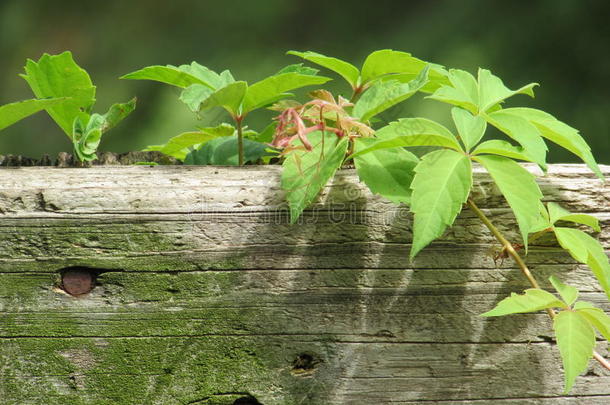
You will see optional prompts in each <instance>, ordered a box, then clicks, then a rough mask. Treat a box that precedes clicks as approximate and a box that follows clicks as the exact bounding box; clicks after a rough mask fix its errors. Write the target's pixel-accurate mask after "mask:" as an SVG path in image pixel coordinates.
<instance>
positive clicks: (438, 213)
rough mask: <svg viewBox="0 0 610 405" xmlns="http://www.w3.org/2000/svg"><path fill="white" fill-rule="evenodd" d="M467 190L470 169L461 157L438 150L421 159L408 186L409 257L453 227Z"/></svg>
mask: <svg viewBox="0 0 610 405" xmlns="http://www.w3.org/2000/svg"><path fill="white" fill-rule="evenodd" d="M471 187H472V166H471V162H470V159H469V158H468V157H467V156H465V155H464V154H461V153H458V152H455V151H452V150H448V149H442V150H437V151H434V152H430V153H428V154H426V155H425V156H424V157H423V158H422V159H421V161H420V162H419V164H418V165H417V166H416V167H415V177H414V178H413V183H412V184H411V189H412V190H413V195H412V196H411V212H413V214H414V215H415V219H414V224H413V246H412V247H411V253H410V257H411V258H413V257H415V255H416V254H417V253H418V252H419V251H420V250H422V249H423V248H424V247H426V246H427V245H428V244H429V243H430V242H432V241H433V240H434V239H436V238H438V237H439V236H441V235H442V234H443V232H444V231H445V229H446V228H447V227H448V226H451V225H452V224H453V221H455V218H456V217H457V214H459V213H460V211H461V210H462V205H463V204H464V203H465V202H466V199H467V198H468V194H469V193H470V189H471Z"/></svg>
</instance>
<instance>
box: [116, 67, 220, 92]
mask: <svg viewBox="0 0 610 405" xmlns="http://www.w3.org/2000/svg"><path fill="white" fill-rule="evenodd" d="M121 79H132V80H153V81H156V82H161V83H165V84H169V85H172V86H176V87H181V88H186V87H188V86H190V85H192V84H202V85H205V86H207V87H209V88H211V89H216V88H217V86H218V85H219V84H220V82H221V81H222V80H221V78H220V76H219V75H218V74H216V73H215V72H213V71H211V70H210V69H208V68H206V67H204V66H201V65H199V64H198V63H197V62H193V63H191V64H190V65H181V66H173V65H167V66H160V65H155V66H147V67H145V68H142V69H140V70H136V71H135V72H131V73H128V74H126V75H124V76H121Z"/></svg>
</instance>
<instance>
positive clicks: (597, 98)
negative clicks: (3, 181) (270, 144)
mask: <svg viewBox="0 0 610 405" xmlns="http://www.w3.org/2000/svg"><path fill="white" fill-rule="evenodd" d="M374 5H375V7H374V8H373V7H372V4H371V3H370V2H365V1H351V2H323V1H319V0H311V1H308V2H295V1H285V0H284V1H282V0H264V1H245V0H241V1H240V0H224V1H222V2H217V1H197V2H195V1H184V0H175V1H172V2H168V1H165V0H163V1H162V0H147V1H143V0H134V1H130V2H127V1H118V0H107V1H105V2H97V1H96V2H93V1H76V0H56V1H53V2H49V1H43V0H29V1H27V2H26V1H19V0H3V1H2V2H0V51H1V54H2V56H3V58H2V63H0V89H1V90H0V104H4V103H9V102H12V101H16V100H19V99H25V98H30V97H31V96H32V94H31V93H30V90H29V89H28V87H27V85H26V83H25V82H24V81H23V80H22V79H20V78H18V77H17V74H18V73H22V72H23V66H24V64H25V60H26V58H35V59H38V57H39V56H40V55H41V54H42V53H43V52H49V53H60V52H61V51H64V50H71V51H72V52H73V53H74V56H75V59H76V60H77V62H78V63H79V64H80V65H81V66H83V67H84V68H85V69H87V71H89V72H90V74H91V76H92V79H93V81H94V82H95V83H96V84H97V86H98V91H97V95H98V105H99V107H100V109H101V110H105V109H107V108H108V107H109V106H110V105H111V104H112V102H114V101H116V100H123V99H125V100H127V99H129V98H130V97H131V96H134V95H137V96H138V99H139V102H138V108H137V110H136V111H135V113H134V114H133V116H132V117H130V118H129V119H127V120H126V121H125V122H124V123H123V124H122V125H121V126H120V127H118V128H117V129H115V131H113V132H111V133H110V134H109V135H108V136H107V137H106V138H104V139H103V141H102V145H101V147H100V150H102V151H103V150H113V151H127V150H136V149H141V148H143V147H144V146H146V145H150V144H157V143H163V142H165V141H166V140H167V139H168V138H170V137H172V136H174V135H177V134H178V133H180V132H182V131H186V130H189V129H192V128H193V126H195V125H208V124H214V123H216V122H217V121H218V120H219V118H220V117H219V116H218V114H217V113H214V114H211V115H206V116H205V117H203V118H202V119H200V120H198V119H197V118H196V117H195V116H193V114H192V113H191V112H190V111H188V109H187V108H186V107H185V106H184V105H183V104H182V103H181V102H179V101H178V99H177V96H176V92H177V90H175V89H171V88H167V87H166V86H158V85H155V84H153V83H149V82H132V81H118V80H117V78H118V77H119V76H121V75H123V74H125V73H127V72H131V71H134V70H136V69H139V68H141V67H143V66H147V65H154V64H162V65H165V64H174V65H179V64H182V63H190V62H191V61H192V60H196V61H198V62H200V63H202V64H204V65H206V66H208V67H210V68H212V69H214V70H218V71H221V70H223V69H225V68H230V69H231V71H232V72H233V73H234V74H235V76H236V77H240V78H243V79H244V80H248V81H256V80H258V79H261V78H262V77H264V76H265V75H268V74H272V73H274V72H276V71H277V70H278V68H279V67H281V66H284V65H287V64H290V63H298V62H300V60H298V58H295V57H292V56H286V55H285V54H284V53H285V51H287V50H289V49H298V50H314V51H317V52H321V53H324V54H327V55H331V56H336V57H339V58H342V59H345V60H348V61H350V62H352V63H354V64H356V65H357V66H359V65H360V64H361V63H362V60H363V58H364V56H366V55H367V54H368V53H370V52H371V51H372V50H374V49H383V48H393V49H396V50H402V51H407V52H411V53H413V54H414V55H415V56H417V57H419V58H422V59H424V60H428V61H432V62H436V63H440V64H443V65H445V66H448V67H455V68H461V69H466V70H469V71H471V72H476V68H477V67H478V66H482V67H485V68H489V69H491V70H492V71H493V72H494V73H495V74H497V75H498V76H500V77H502V78H503V79H504V81H505V83H506V84H507V86H508V87H510V88H517V87H520V86H521V85H523V84H526V83H529V82H539V83H540V84H541V87H540V88H539V89H538V90H537V91H536V99H535V100H529V99H528V98H527V97H522V98H520V100H519V104H520V105H524V104H525V105H532V106H535V107H536V108H540V109H543V110H545V111H548V112H549V113H551V114H553V115H555V116H556V117H558V118H559V119H561V120H562V121H565V122H566V123H568V124H570V125H572V126H574V127H576V128H578V129H580V130H581V132H582V134H583V136H584V137H585V139H586V140H587V141H588V142H589V143H590V145H591V147H592V149H593V151H594V154H595V156H596V158H597V159H598V161H599V162H600V163H606V164H609V163H610V136H609V134H608V127H609V125H608V124H609V123H610V114H609V112H610V98H608V97H607V95H608V94H610V92H609V90H610V84H609V82H608V80H607V78H608V74H609V72H610V52H608V51H607V44H608V42H609V40H610V27H609V26H608V24H607V23H606V21H605V20H606V19H607V15H609V12H610V3H608V2H603V1H594V0H590V1H589V0H583V1H570V0H562V1H553V0H538V1H534V2H526V1H514V2H495V1H494V2H490V1H482V0H467V1H457V0H453V1H451V0H419V1H408V2H406V1H405V2H398V1H389V0H377V1H376V2H374ZM335 82H336V83H335V84H334V85H335V86H337V87H336V88H337V89H339V90H345V91H346V92H347V88H345V89H344V88H343V87H341V86H343V85H344V84H343V83H341V81H340V80H335ZM418 97H420V96H418ZM418 97H416V98H414V99H413V100H410V101H408V102H406V103H404V105H403V106H402V107H400V108H401V111H391V112H389V113H388V114H386V115H385V116H384V118H385V119H386V120H392V119H394V118H396V117H398V116H399V114H401V115H402V116H424V117H428V118H432V119H436V120H439V121H441V122H443V123H444V124H446V125H448V126H451V123H450V116H449V114H448V113H447V109H446V108H444V106H442V105H440V103H436V102H434V101H433V100H427V101H423V102H419V100H418ZM271 115H272V114H271V113H270V112H269V113H267V112H262V113H258V117H252V118H253V120H252V119H251V120H250V123H251V124H252V125H253V126H257V125H258V127H256V128H255V129H257V130H260V129H262V127H263V125H264V120H265V118H266V117H269V116H271ZM257 118H258V119H257ZM50 131H60V130H59V129H58V128H57V127H56V126H55V125H53V124H51V121H50V118H48V117H47V116H46V115H45V114H38V115H36V116H34V117H32V118H29V119H27V120H24V121H23V122H20V123H18V124H17V125H15V126H13V127H11V128H8V129H7V130H6V131H5V133H4V134H3V135H4V136H2V137H1V138H0V151H1V152H2V153H22V154H26V155H30V156H33V157H37V156H39V155H40V154H42V153H45V152H48V153H57V152H59V151H62V150H64V151H70V150H71V148H72V147H71V145H70V144H69V142H68V140H67V139H64V138H65V137H58V136H50V135H51V134H48V133H49V132H50ZM47 134H48V135H49V136H46V135H47ZM549 147H550V149H551V150H550V154H549V160H550V161H551V162H575V161H577V160H576V159H577V158H576V157H574V156H572V155H570V154H569V153H568V152H565V151H562V150H560V149H559V148H557V147H554V146H553V145H549Z"/></svg>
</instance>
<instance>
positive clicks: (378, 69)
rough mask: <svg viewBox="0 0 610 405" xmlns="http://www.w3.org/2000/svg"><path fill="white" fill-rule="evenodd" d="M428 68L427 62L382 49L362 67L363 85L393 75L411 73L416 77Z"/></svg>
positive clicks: (369, 57)
mask: <svg viewBox="0 0 610 405" xmlns="http://www.w3.org/2000/svg"><path fill="white" fill-rule="evenodd" d="M425 67H426V62H424V61H422V60H420V59H417V58H416V57H414V56H411V54H410V53H407V52H400V51H394V50H392V49H382V50H379V51H375V52H373V53H371V54H370V55H369V56H367V58H366V60H365V61H364V64H363V65H362V76H361V82H362V84H365V83H368V82H370V81H373V80H375V79H377V78H379V77H380V76H384V75H387V74H392V73H410V74H412V75H413V77H415V76H416V75H418V74H419V72H421V71H422V69H424V68H425Z"/></svg>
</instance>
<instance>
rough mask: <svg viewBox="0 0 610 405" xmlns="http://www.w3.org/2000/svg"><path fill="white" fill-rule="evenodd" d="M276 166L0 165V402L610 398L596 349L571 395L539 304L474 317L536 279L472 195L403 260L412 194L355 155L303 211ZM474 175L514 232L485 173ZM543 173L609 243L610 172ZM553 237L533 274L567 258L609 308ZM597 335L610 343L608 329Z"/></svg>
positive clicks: (578, 279)
mask: <svg viewBox="0 0 610 405" xmlns="http://www.w3.org/2000/svg"><path fill="white" fill-rule="evenodd" d="M532 170H533V169H532ZM603 170H604V172H605V174H606V175H610V167H608V166H606V167H603ZM279 172H280V168H279V167H249V168H246V169H241V168H220V167H180V166H173V167H172V166H158V167H142V166H130V167H111V166H109V167H95V168H88V169H75V168H72V169H63V168H48V167H47V168H41V167H37V168H34V167H32V168H3V169H1V170H0V403H2V404H19V405H23V404H45V405H46V404H62V405H63V404H115V403H116V404H207V405H210V404H217V405H230V404H263V405H274V404H311V405H318V404H320V405H327V404H366V405H368V404H394V405H398V404H414V403H419V402H420V401H425V402H428V403H443V404H475V403H476V404H483V403H491V402H493V403H494V404H511V405H513V404H514V405H516V404H548V405H551V404H553V405H555V404H608V403H610V373H609V372H607V371H605V370H602V369H601V368H600V366H599V365H597V364H596V363H591V366H590V369H589V371H588V372H587V374H586V375H585V376H582V377H579V379H578V380H577V384H576V385H575V387H574V389H573V390H572V392H571V393H570V395H569V396H563V395H562V390H563V386H562V385H563V376H562V371H561V361H560V357H559V353H558V350H557V348H556V346H555V345H554V344H553V342H552V340H551V339H550V336H552V332H551V329H550V326H551V325H550V322H549V320H548V319H547V316H546V314H545V313H543V312H541V313H537V314H530V315H515V316H509V317H502V318H491V319H485V318H481V317H479V316H478V315H479V314H480V313H482V312H484V311H486V310H489V309H491V308H492V307H493V306H494V305H495V303H497V302H498V301H499V300H501V299H502V298H504V297H505V296H507V295H508V294H509V293H510V292H513V291H516V292H520V291H521V290H523V289H524V288H527V287H528V285H527V284H526V282H525V280H524V279H523V277H522V276H521V274H520V273H519V271H518V270H517V269H516V268H515V266H514V264H513V263H512V262H511V260H509V259H507V260H505V261H504V262H503V263H500V262H498V263H494V261H493V259H492V256H493V252H492V251H493V247H494V246H496V244H495V243H494V241H493V240H492V238H491V237H490V235H489V233H488V232H487V231H486V229H485V228H484V227H483V226H482V225H481V224H480V223H479V222H478V220H477V219H476V218H475V217H474V215H472V214H471V213H470V212H469V211H467V210H466V211H464V212H463V213H462V214H461V215H460V216H459V218H458V220H457V223H456V225H455V226H454V227H453V228H452V229H451V230H450V231H448V232H447V234H446V235H445V236H444V237H443V238H442V239H441V240H439V241H437V242H436V243H434V244H433V245H432V246H430V247H429V248H427V249H425V250H424V251H423V252H422V253H421V254H420V255H419V256H418V257H417V258H416V259H415V260H414V261H413V262H409V259H408V250H409V241H410V240H411V234H410V229H411V216H410V215H409V214H408V210H407V209H406V208H401V207H396V206H394V205H392V204H390V203H387V202H385V201H384V200H382V199H381V198H378V197H376V196H372V195H371V194H370V193H369V192H368V191H367V190H366V188H365V187H364V186H363V185H361V184H360V183H359V182H358V179H357V176H356V175H355V173H354V172H353V171H350V170H344V171H341V172H339V173H338V174H337V176H336V178H335V180H334V181H333V182H332V184H331V185H330V186H328V187H326V189H325V190H324V192H323V194H322V195H321V197H320V201H319V203H318V204H317V205H316V206H314V207H313V208H312V209H311V210H309V211H308V212H306V213H305V215H304V216H303V218H302V221H301V224H299V225H293V226H291V225H288V224H287V222H288V221H287V218H288V216H287V211H286V207H285V204H284V197H283V195H282V192H281V189H280V187H279ZM476 184H477V185H476V189H475V192H474V198H475V200H476V201H477V202H478V203H479V204H480V206H481V207H483V208H484V210H485V212H486V213H488V214H489V215H490V216H491V218H492V219H493V221H495V223H497V224H498V225H499V226H500V228H501V229H503V230H505V231H507V232H508V233H509V234H510V235H512V236H513V237H514V238H515V240H518V239H516V238H517V237H518V236H517V232H516V227H515V224H514V221H513V217H512V215H511V213H510V211H509V210H508V208H507V206H506V205H505V203H504V201H503V199H502V198H501V196H500V194H499V192H498V191H497V190H496V189H495V188H494V187H493V186H491V184H490V180H489V178H488V177H487V176H485V175H483V174H479V175H477V180H476ZM540 184H541V187H542V189H543V192H544V193H545V195H546V198H547V199H548V200H550V201H557V202H559V203H561V204H562V205H563V206H565V207H566V208H568V209H571V210H576V211H579V212H586V213H591V214H594V215H596V216H597V217H598V218H600V220H601V221H602V227H603V232H602V233H601V235H600V238H601V240H602V241H603V242H604V244H605V245H606V246H607V247H609V246H610V185H609V184H608V183H606V184H603V183H601V182H600V181H599V180H597V179H595V178H594V177H593V175H592V174H591V173H590V172H589V171H588V170H587V169H586V168H584V167H583V166H580V165H554V166H551V168H550V170H549V173H548V175H546V176H545V177H541V178H540ZM554 246H555V245H554V244H553V241H552V240H543V241H542V242H540V243H539V244H538V245H536V246H532V247H531V249H530V252H529V255H528V256H527V261H528V263H529V264H530V265H531V268H532V270H533V272H534V273H535V275H536V276H537V277H538V278H539V279H540V280H543V281H546V280H547V279H548V276H550V275H551V274H558V275H559V276H560V277H562V278H563V279H565V280H566V281H568V282H570V283H572V284H574V285H576V286H578V287H579V289H580V291H581V296H584V297H585V298H586V299H587V300H588V301H591V302H594V303H596V304H599V305H601V306H602V307H603V308H604V309H605V310H610V306H609V305H608V303H607V302H606V299H605V296H604V295H603V294H602V293H601V292H600V289H599V287H598V284H597V282H596V281H595V279H594V278H593V277H592V275H591V273H590V271H589V270H588V269H586V268H583V267H581V266H578V265H576V264H575V262H574V261H573V260H572V259H571V258H570V257H569V255H567V254H565V253H563V252H561V250H560V249H558V248H557V247H554ZM89 275H91V276H92V277H93V278H94V286H93V289H92V290H91V291H90V292H89V293H85V294H82V295H80V296H72V295H70V294H68V293H66V292H65V290H64V289H62V276H63V277H64V278H65V280H64V281H63V283H64V284H65V286H64V287H65V288H66V289H68V290H70V291H72V292H76V293H78V292H83V291H87V290H88V284H87V283H88V280H87V277H88V276H89ZM79 282H80V284H79ZM545 285H546V286H548V283H546V282H545ZM597 350H598V351H599V352H600V353H601V354H602V355H605V356H608V350H607V345H606V343H605V342H604V343H601V342H600V343H599V344H598V348H597Z"/></svg>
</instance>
